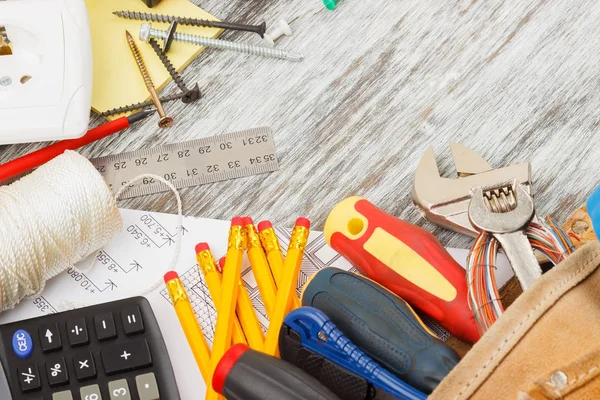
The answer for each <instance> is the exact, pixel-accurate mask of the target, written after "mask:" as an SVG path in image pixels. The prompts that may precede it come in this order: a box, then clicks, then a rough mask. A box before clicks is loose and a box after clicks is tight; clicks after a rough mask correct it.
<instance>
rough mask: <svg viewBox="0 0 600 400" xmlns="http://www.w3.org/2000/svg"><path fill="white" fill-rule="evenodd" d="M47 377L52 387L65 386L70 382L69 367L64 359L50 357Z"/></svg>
mask: <svg viewBox="0 0 600 400" xmlns="http://www.w3.org/2000/svg"><path fill="white" fill-rule="evenodd" d="M46 375H47V376H48V382H49V383H50V386H59V385H64V384H65V383H68V382H69V375H68V373H67V365H66V364H65V359H64V358H62V357H54V358H51V357H48V358H47V359H46Z"/></svg>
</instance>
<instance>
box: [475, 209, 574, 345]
mask: <svg viewBox="0 0 600 400" xmlns="http://www.w3.org/2000/svg"><path fill="white" fill-rule="evenodd" d="M547 223H548V226H546V225H543V224H541V223H535V222H532V223H531V224H530V225H529V227H528V228H527V230H526V234H527V238H528V239H529V243H531V247H533V248H534V249H535V250H538V251H540V252H541V253H542V254H544V255H545V256H546V257H547V258H548V260H550V262H552V263H553V264H554V265H556V264H558V263H560V262H561V261H562V260H564V259H565V257H566V256H568V255H569V254H571V253H572V252H573V251H574V246H573V243H572V241H571V238H574V239H576V240H577V239H578V238H577V237H575V236H572V235H567V234H565V232H563V230H562V229H560V228H559V227H557V226H556V225H555V224H554V222H553V221H552V219H551V218H550V217H549V216H548V217H547ZM499 247H500V246H499V243H498V241H497V240H496V239H495V238H494V237H493V236H492V235H490V234H488V233H486V232H482V233H480V234H479V236H477V238H476V239H475V243H473V247H471V251H470V252H469V257H468V258H467V285H468V289H469V294H468V296H469V307H470V308H471V311H472V312H473V317H474V319H475V323H476V324H477V328H478V330H479V333H481V334H482V335H483V334H484V333H485V332H486V331H487V330H488V329H489V328H490V327H491V326H492V324H493V323H494V322H496V320H497V319H498V318H499V317H500V316H501V315H502V313H503V312H504V307H503V305H502V299H501V298H500V293H499V290H498V286H497V285H496V275H495V272H496V257H497V254H498V248H499Z"/></svg>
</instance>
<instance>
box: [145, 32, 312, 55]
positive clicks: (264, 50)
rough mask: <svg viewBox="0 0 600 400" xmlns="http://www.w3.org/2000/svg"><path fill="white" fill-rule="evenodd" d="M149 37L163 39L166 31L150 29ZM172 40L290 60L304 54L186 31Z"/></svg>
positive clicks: (176, 34) (175, 35)
mask: <svg viewBox="0 0 600 400" xmlns="http://www.w3.org/2000/svg"><path fill="white" fill-rule="evenodd" d="M150 37H153V38H161V39H164V38H166V37H167V32H165V31H161V30H158V29H150ZM173 40H176V41H179V42H185V43H191V44H195V45H198V46H207V47H214V48H217V49H221V50H230V51H237V52H239V53H246V54H253V55H257V56H263V57H271V58H279V59H283V60H290V61H302V60H303V59H304V56H303V55H302V54H301V53H297V52H293V51H285V50H278V49H271V48H269V47H260V46H252V45H248V44H245V43H236V42H231V41H228V40H220V39H212V38H206V37H202V36H197V35H190V34H187V33H179V32H177V33H175V34H174V35H173Z"/></svg>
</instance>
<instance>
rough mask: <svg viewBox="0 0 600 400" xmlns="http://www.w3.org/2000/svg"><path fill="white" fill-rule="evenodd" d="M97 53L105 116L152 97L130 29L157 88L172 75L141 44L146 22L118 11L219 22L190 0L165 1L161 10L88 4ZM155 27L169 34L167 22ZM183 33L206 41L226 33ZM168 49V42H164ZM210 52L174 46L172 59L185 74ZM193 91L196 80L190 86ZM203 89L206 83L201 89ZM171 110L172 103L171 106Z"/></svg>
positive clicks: (95, 98) (99, 1)
mask: <svg viewBox="0 0 600 400" xmlns="http://www.w3.org/2000/svg"><path fill="white" fill-rule="evenodd" d="M85 3H86V5H87V9H88V16H89V20H90V29H91V33H92V52H93V57H94V86H93V90H92V110H94V111H96V112H103V111H106V110H109V109H112V108H115V107H120V106H124V105H128V104H133V103H138V102H142V101H146V100H148V99H150V95H149V94H148V91H147V90H146V86H145V85H144V81H143V80H142V77H141V75H140V72H139V70H138V67H137V65H136V64H135V61H134V59H133V56H132V55H131V51H130V50H129V46H128V45H127V40H126V39H125V30H128V31H129V32H130V33H131V35H132V36H133V37H134V38H135V39H136V42H137V44H138V47H139V48H140V51H141V53H142V56H143V57H144V60H145V61H146V65H147V67H148V70H149V71H150V75H151V76H152V81H153V82H154V86H156V89H157V91H159V92H160V90H161V89H162V88H164V87H165V86H166V85H167V83H169V82H170V81H171V77H170V75H169V73H168V72H167V70H166V69H165V67H164V66H163V65H162V63H161V62H160V59H159V58H158V56H157V55H156V53H154V50H153V49H152V47H150V45H149V44H148V43H145V42H142V41H140V40H139V32H140V26H141V24H142V23H144V21H135V20H127V19H123V18H120V17H117V16H116V15H113V11H121V10H130V11H142V12H149V13H155V14H166V15H177V16H184V17H190V18H202V19H211V20H217V19H216V18H215V17H214V16H212V15H210V14H209V13H207V12H206V11H204V10H202V9H201V8H199V7H197V6H196V5H194V4H192V3H190V2H189V1H188V0H163V1H161V2H160V3H159V4H158V5H157V6H156V7H153V8H148V7H146V5H145V4H144V3H143V2H142V1H141V0H86V1H85ZM152 27H153V28H157V29H162V30H166V29H168V27H169V24H167V23H158V22H152ZM177 31H178V32H183V33H192V34H195V35H201V36H206V37H217V36H218V35H219V34H220V33H221V31H222V30H221V29H217V28H202V27H194V26H179V27H178V29H177ZM158 42H159V44H160V45H161V47H162V40H159V41H158ZM202 50H204V48H203V47H199V46H194V45H190V44H186V43H181V42H173V44H172V46H171V49H170V51H169V53H168V57H169V59H170V60H171V62H172V63H173V65H174V66H175V68H176V69H177V70H178V71H181V70H183V69H184V68H185V67H186V66H188V65H189V63H190V62H192V60H193V59H194V58H196V57H197V56H198V55H199V54H200V53H201V52H202ZM186 84H187V85H188V87H190V88H192V87H194V85H195V82H186ZM200 86H202V85H200ZM165 108H168V105H165Z"/></svg>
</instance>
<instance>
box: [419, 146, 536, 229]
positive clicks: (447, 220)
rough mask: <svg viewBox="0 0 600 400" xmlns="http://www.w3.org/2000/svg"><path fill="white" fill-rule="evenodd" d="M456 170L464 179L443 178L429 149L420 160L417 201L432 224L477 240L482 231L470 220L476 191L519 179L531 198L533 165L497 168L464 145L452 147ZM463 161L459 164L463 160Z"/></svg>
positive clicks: (431, 149) (524, 164) (431, 148)
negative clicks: (473, 190)
mask: <svg viewBox="0 0 600 400" xmlns="http://www.w3.org/2000/svg"><path fill="white" fill-rule="evenodd" d="M451 151H452V155H453V157H454V159H455V165H456V170H457V171H458V173H459V175H460V176H461V177H459V178H457V179H449V178H442V177H441V176H440V172H439V169H438V166H437V163H436V161H435V154H434V152H433V147H429V148H428V149H427V150H426V151H425V153H424V154H423V157H422V158H421V160H420V161H419V165H418V166H417V170H416V172H415V179H414V182H413V190H412V197H413V202H414V204H415V206H416V207H417V209H418V210H419V212H420V214H421V215H423V216H424V217H425V218H426V219H427V220H428V221H430V222H432V223H434V224H437V225H439V226H441V227H444V228H446V229H450V230H452V231H455V232H459V233H462V234H465V235H467V236H472V237H476V236H477V235H478V234H479V231H478V230H477V229H476V228H475V227H474V226H473V224H472V223H471V221H470V219H469V215H468V211H469V204H470V202H471V196H472V194H473V193H472V189H473V188H477V187H479V186H489V185H495V184H498V183H500V182H508V181H510V180H512V179H516V180H517V181H518V182H520V186H521V187H522V188H523V189H524V190H525V191H526V192H527V193H528V194H529V195H530V196H531V164H529V163H522V164H515V165H510V166H508V167H504V168H498V169H493V168H491V167H490V166H489V164H488V163H487V162H486V161H485V160H484V159H483V158H482V157H481V156H479V155H478V154H477V153H475V152H474V151H472V150H470V149H468V148H467V147H464V146H462V145H460V144H456V143H452V144H451ZM459 159H460V161H457V160H459Z"/></svg>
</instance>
